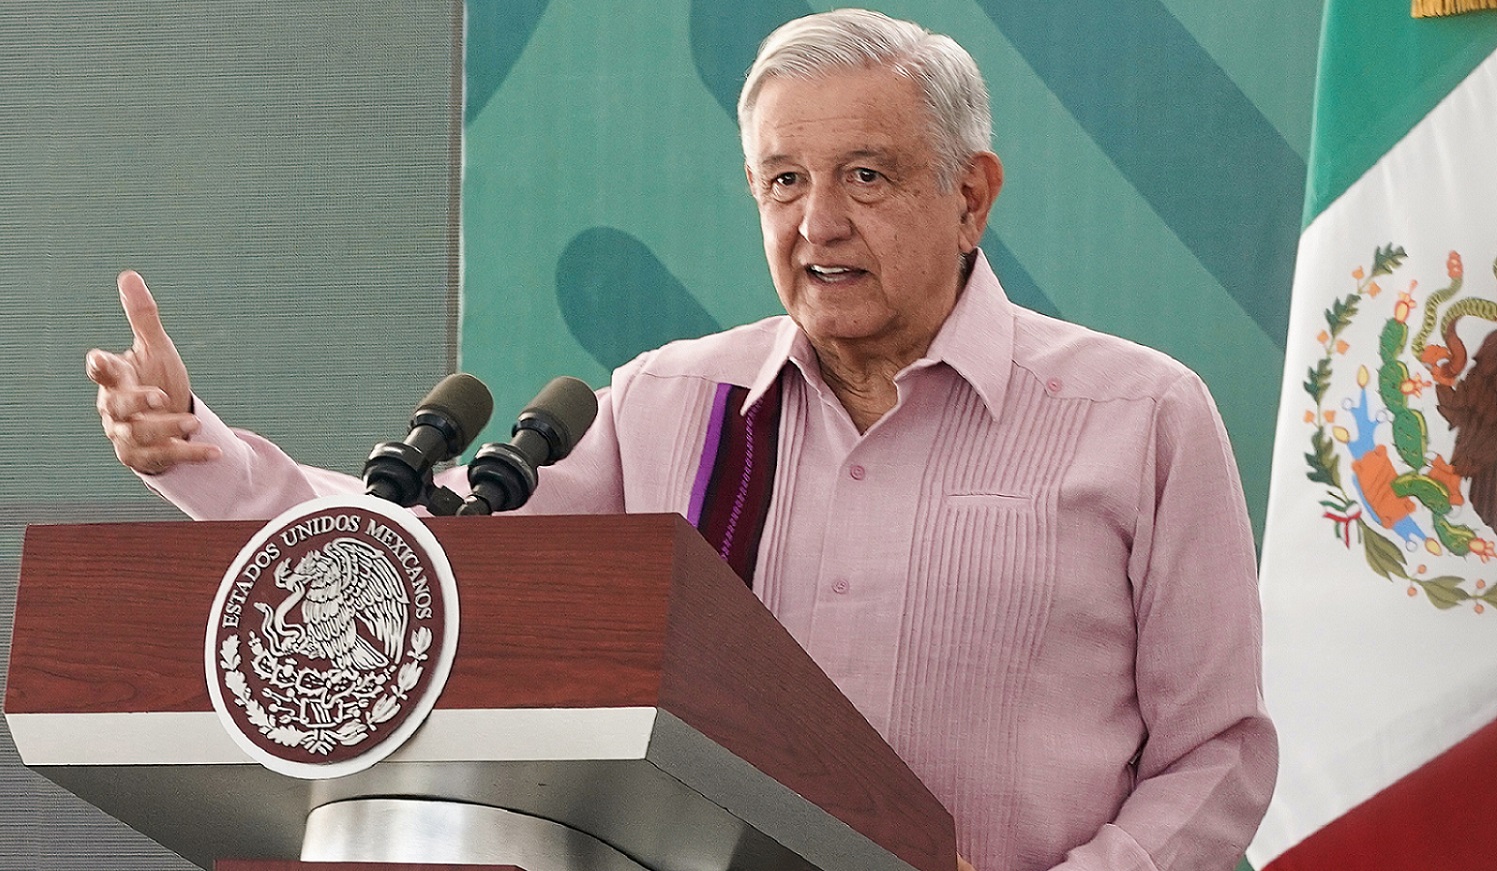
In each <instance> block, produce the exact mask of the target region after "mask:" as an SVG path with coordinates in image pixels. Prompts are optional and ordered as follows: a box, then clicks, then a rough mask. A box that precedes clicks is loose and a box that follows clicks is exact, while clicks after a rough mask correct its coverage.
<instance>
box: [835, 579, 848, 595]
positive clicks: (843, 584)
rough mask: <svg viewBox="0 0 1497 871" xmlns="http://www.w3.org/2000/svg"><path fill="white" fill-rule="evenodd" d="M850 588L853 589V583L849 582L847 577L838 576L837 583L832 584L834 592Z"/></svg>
mask: <svg viewBox="0 0 1497 871" xmlns="http://www.w3.org/2000/svg"><path fill="white" fill-rule="evenodd" d="M850 589H852V584H849V583H848V582H847V578H838V579H837V583H835V584H832V592H835V593H845V592H847V591H848V590H850Z"/></svg>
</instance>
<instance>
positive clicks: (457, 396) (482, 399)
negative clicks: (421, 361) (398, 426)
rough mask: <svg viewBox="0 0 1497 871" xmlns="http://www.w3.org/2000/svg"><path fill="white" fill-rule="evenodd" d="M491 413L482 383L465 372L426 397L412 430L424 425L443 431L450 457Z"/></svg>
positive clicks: (490, 400) (491, 399)
mask: <svg viewBox="0 0 1497 871" xmlns="http://www.w3.org/2000/svg"><path fill="white" fill-rule="evenodd" d="M493 413H494V397H493V396H492V395H491V394H490V393H489V388H488V387H486V386H484V383H483V382H482V381H479V380H478V379H477V378H474V377H473V376H472V375H469V374H467V373H465V372H456V373H454V374H452V375H448V376H447V377H446V378H443V379H442V380H441V381H439V382H437V386H436V387H433V388H432V389H431V392H430V393H428V394H426V398H425V399H423V400H421V404H420V405H418V406H416V411H415V413H414V414H413V415H412V417H411V426H412V427H415V426H416V425H418V424H426V425H428V426H436V427H437V428H438V429H441V430H443V432H444V434H445V435H446V437H447V446H448V448H449V449H450V451H451V452H450V453H449V454H448V455H447V457H443V458H442V459H447V458H449V457H455V456H457V455H458V454H460V453H462V451H463V449H464V448H466V447H467V446H468V444H469V443H470V442H472V441H473V439H474V438H476V437H477V436H478V433H479V431H480V430H482V429H483V428H484V425H485V424H487V423H488V422H489V415H491V414H493Z"/></svg>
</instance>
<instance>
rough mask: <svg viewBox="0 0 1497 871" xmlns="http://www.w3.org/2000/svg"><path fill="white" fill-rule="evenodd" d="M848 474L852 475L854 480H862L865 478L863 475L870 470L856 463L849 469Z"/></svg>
mask: <svg viewBox="0 0 1497 871" xmlns="http://www.w3.org/2000/svg"><path fill="white" fill-rule="evenodd" d="M847 474H849V475H851V476H852V479H853V480H854V481H861V480H863V476H864V475H866V474H868V470H867V469H864V468H863V467H862V466H860V465H857V464H854V465H853V467H852V468H850V469H848V470H847Z"/></svg>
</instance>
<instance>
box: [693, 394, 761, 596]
mask: <svg viewBox="0 0 1497 871" xmlns="http://www.w3.org/2000/svg"><path fill="white" fill-rule="evenodd" d="M747 396H748V388H747V387H738V386H735V385H732V384H720V385H718V389H717V395H716V396H715V397H714V400H713V403H712V411H711V415H712V418H711V420H709V421H708V422H707V436H706V438H705V439H704V440H703V444H702V459H701V462H700V463H699V464H698V466H697V476H696V481H695V483H694V486H693V487H692V491H691V507H690V509H689V514H688V516H687V518H686V519H687V520H689V521H690V522H691V523H692V525H694V526H695V527H696V528H697V530H698V531H700V532H701V533H702V536H703V537H704V538H706V539H707V543H708V544H711V545H712V547H713V548H714V549H716V550H717V553H718V555H719V556H721V557H722V558H723V560H724V561H725V562H727V564H728V565H729V566H731V567H732V569H733V571H735V572H737V573H738V576H739V577H740V578H743V582H744V583H746V584H748V585H749V586H751V587H752V586H753V585H754V563H755V562H757V561H758V558H759V540H760V539H761V538H762V537H763V535H764V522H765V519H766V518H767V517H768V516H769V502H770V498H771V497H772V496H773V495H774V473H775V463H776V462H777V460H778V458H779V445H780V383H779V381H776V382H775V383H774V384H773V385H772V386H771V387H770V388H769V390H767V391H765V393H764V395H763V396H761V397H759V399H758V400H757V401H756V402H755V403H754V404H753V405H751V406H749V409H748V411H747V412H745V413H743V414H739V413H738V409H739V408H741V407H742V406H743V400H744V398H745V397H747Z"/></svg>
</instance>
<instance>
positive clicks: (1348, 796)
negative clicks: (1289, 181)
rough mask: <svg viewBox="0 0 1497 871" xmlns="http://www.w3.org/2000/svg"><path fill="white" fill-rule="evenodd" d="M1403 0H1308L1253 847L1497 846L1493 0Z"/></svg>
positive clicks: (1277, 869)
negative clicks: (1264, 740)
mask: <svg viewBox="0 0 1497 871" xmlns="http://www.w3.org/2000/svg"><path fill="white" fill-rule="evenodd" d="M1408 4H1409V0H1327V6H1326V16H1325V29H1324V33H1323V35H1322V43H1321V61H1320V73H1319V81H1318V87H1317V93H1316V105H1315V124H1314V135H1313V141H1312V153H1311V157H1310V179H1309V185H1308V188H1307V196H1306V200H1307V201H1306V208H1305V228H1304V232H1303V235H1302V237H1301V241H1300V248H1299V257H1298V261H1297V265H1296V270H1295V278H1294V302H1293V311H1292V313H1291V316H1290V322H1289V336H1288V342H1287V351H1286V356H1285V366H1284V387H1283V394H1282V399H1281V403H1280V410H1279V418H1278V430H1277V436H1276V441H1275V447H1274V461H1273V477H1272V480H1271V489H1270V495H1269V505H1268V520H1267V529H1266V532H1265V536H1264V544H1263V564H1262V592H1263V605H1264V624H1265V628H1264V647H1265V652H1264V659H1265V678H1264V679H1265V693H1266V695H1267V699H1268V706H1269V710H1270V712H1271V713H1272V714H1273V716H1274V719H1275V722H1276V723H1277V724H1278V728H1279V737H1280V744H1281V761H1280V773H1279V783H1278V789H1277V792H1276V794H1275V796H1274V800H1273V803H1272V805H1271V806H1270V807H1269V810H1268V815H1267V817H1266V818H1265V820H1264V822H1263V825H1262V828H1261V829H1260V830H1259V833H1258V836H1257V838H1256V839H1255V841H1254V842H1253V845H1252V847H1251V848H1250V849H1249V851H1248V859H1249V861H1250V862H1251V863H1252V865H1253V866H1254V867H1256V868H1259V869H1264V871H1293V869H1314V871H1323V869H1338V871H1342V869H1380V871H1381V869H1426V868H1428V869H1441V871H1465V869H1470V871H1477V869H1481V871H1491V869H1494V868H1497V838H1494V837H1493V836H1492V833H1491V830H1490V823H1489V821H1490V819H1491V815H1492V812H1493V810H1497V529H1494V527H1497V332H1494V329H1497V272H1494V269H1497V11H1475V12H1471V13H1469V14H1462V15H1451V16H1449V17H1434V18H1416V17H1413V16H1411V15H1410V9H1409V5H1408ZM1415 5H1416V11H1419V10H1418V8H1417V7H1419V6H1421V5H1425V6H1431V7H1441V8H1438V9H1435V10H1434V11H1436V12H1447V11H1454V10H1455V7H1459V6H1471V7H1474V6H1481V5H1493V3H1492V2H1491V0H1415ZM1445 7H1449V8H1445ZM1247 183H1251V182H1250V181H1248V182H1247Z"/></svg>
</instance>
